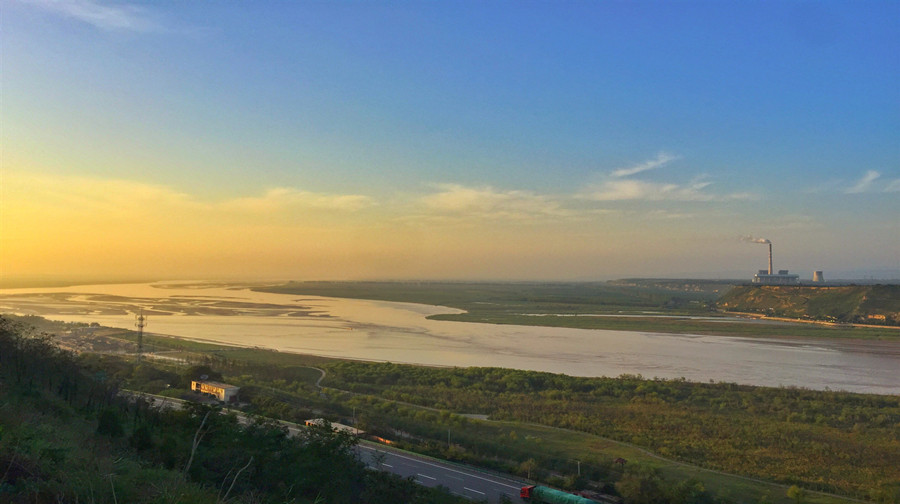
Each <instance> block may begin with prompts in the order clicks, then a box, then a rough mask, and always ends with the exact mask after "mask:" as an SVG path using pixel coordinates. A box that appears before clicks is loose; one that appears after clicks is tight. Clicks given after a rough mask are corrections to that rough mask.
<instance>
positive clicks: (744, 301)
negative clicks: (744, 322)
mask: <svg viewBox="0 0 900 504" xmlns="http://www.w3.org/2000/svg"><path fill="white" fill-rule="evenodd" d="M717 304H718V307H719V308H720V309H723V310H727V311H734V312H744V313H762V314H766V315H771V316H776V317H790V318H800V319H809V320H824V321H830V322H847V323H851V322H852V323H862V324H884V325H900V285H844V286H806V285H803V286H774V285H741V286H737V287H735V288H733V289H732V290H731V291H729V292H728V293H726V294H725V295H724V296H722V297H721V298H720V299H719V301H718V303H717Z"/></svg>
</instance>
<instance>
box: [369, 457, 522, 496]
mask: <svg viewBox="0 0 900 504" xmlns="http://www.w3.org/2000/svg"><path fill="white" fill-rule="evenodd" d="M359 456H360V459H361V460H362V461H363V462H365V463H366V464H368V465H369V467H371V468H373V469H380V470H383V471H389V472H392V473H394V474H398V475H400V476H403V477H404V478H406V477H410V476H412V477H413V478H415V480H416V482H418V483H419V484H420V485H423V486H427V487H436V486H438V485H442V486H444V487H447V488H448V489H449V490H450V491H451V492H452V493H453V494H455V495H459V496H462V497H466V498H468V499H472V500H475V501H487V502H489V503H492V504H494V503H498V502H501V501H500V499H501V498H502V496H504V495H505V496H507V497H508V498H509V499H510V500H511V501H512V502H518V501H519V490H521V488H522V487H523V486H524V485H526V484H527V483H524V482H521V481H517V480H513V479H509V478H507V477H504V476H498V475H494V474H490V473H485V472H482V471H479V470H477V469H474V468H470V467H467V466H464V465H458V464H452V463H449V462H443V461H440V460H436V459H432V458H428V457H420V456H418V455H415V454H413V453H409V452H402V451H400V450H395V449H389V448H385V447H384V446H381V445H378V444H376V443H371V442H362V443H360V444H359ZM378 457H381V461H380V463H379V461H378V460H377V458H378Z"/></svg>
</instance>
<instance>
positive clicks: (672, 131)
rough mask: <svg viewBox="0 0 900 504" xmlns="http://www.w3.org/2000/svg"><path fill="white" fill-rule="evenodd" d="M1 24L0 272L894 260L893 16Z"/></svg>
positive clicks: (312, 274) (310, 12)
mask: <svg viewBox="0 0 900 504" xmlns="http://www.w3.org/2000/svg"><path fill="white" fill-rule="evenodd" d="M2 10H3V14H2V19H0V23H2V49H0V50H2V54H0V55H2V72H3V73H2V91H3V100H2V113H3V124H2V126H3V127H2V133H0V135H2V148H3V167H2V170H3V172H2V175H3V181H4V184H3V185H4V187H3V189H2V190H3V194H2V196H3V201H2V203H0V204H2V210H3V213H2V217H0V219H2V221H0V223H2V225H3V228H4V232H3V235H4V237H3V238H2V240H3V241H2V242H0V243H2V247H3V251H2V256H0V266H2V273H3V274H4V275H6V276H14V275H54V274H56V275H62V274H67V273H69V274H71V273H73V272H77V273H79V274H83V275H101V276H110V275H112V276H114V275H120V276H128V275H135V274H136V271H137V270H138V269H139V268H140V269H142V270H145V271H146V270H149V271H150V272H151V274H152V275H161V276H169V277H181V278H185V277H189V278H193V277H251V276H258V277H266V278H276V277H278V278H294V279H303V278H466V279H469V278H475V279H495V278H496V279H597V278H613V277H617V276H625V275H654V276H661V275H662V276H670V275H704V276H717V275H729V276H734V275H750V274H751V273H752V272H753V271H755V269H758V268H759V267H765V264H764V263H765V260H764V259H765V258H764V257H763V258H762V259H763V260H760V257H759V256H760V251H761V248H759V250H757V248H755V247H753V246H750V245H748V244H747V243H742V242H741V241H740V240H739V239H738V238H739V237H740V236H744V235H748V234H753V235H755V236H764V237H767V238H770V239H772V241H773V242H775V244H776V245H775V247H776V254H777V256H776V263H780V264H776V267H779V266H780V267H782V268H790V269H793V270H797V271H798V272H799V273H801V274H803V276H809V275H807V273H810V272H806V270H812V269H825V270H826V275H827V272H828V271H829V270H830V271H857V270H859V271H870V270H876V269H880V270H883V269H895V270H898V269H900V224H898V221H900V217H898V216H900V203H898V200H900V56H898V54H900V51H898V49H900V23H898V22H897V19H900V4H898V3H896V2H888V1H880V2H875V1H858V2H787V1H775V2H682V1H680V2H445V3H438V2H255V3H252V4H251V3H246V2H217V3H210V2H146V3H140V2H96V1H93V0H78V1H49V0H29V1H6V0H4V1H3V9H2ZM119 192H121V193H123V194H118V193H119ZM112 193H115V194H112ZM135 222H141V223H142V225H143V227H144V228H145V229H147V230H150V231H152V234H151V235H150V236H151V237H152V240H153V244H152V246H151V247H150V248H151V249H152V253H151V252H147V251H146V250H145V249H146V248H147V247H146V246H145V247H143V248H141V249H137V248H135V247H136V246H135V245H134V242H135V240H137V239H138V236H139V235H138V234H137V233H136V232H135V231H134V227H135V225H134V223H135ZM287 236H291V237H292V238H286V237H287ZM248 237H249V242H251V243H253V244H254V245H255V246H254V247H248V245H247V243H248ZM81 243H87V244H88V245H84V246H73V244H81ZM98 243H100V244H102V246H100V245H98ZM51 251H56V252H51ZM779 259H781V261H779ZM248 264H254V266H253V267H248V266H247V265H248ZM810 275H811V273H810Z"/></svg>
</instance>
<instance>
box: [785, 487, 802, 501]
mask: <svg viewBox="0 0 900 504" xmlns="http://www.w3.org/2000/svg"><path fill="white" fill-rule="evenodd" d="M787 496H788V498H789V499H794V502H796V503H797V504H801V503H802V502H803V500H804V499H805V498H806V490H804V489H802V488H800V487H798V486H797V485H791V488H788V491H787Z"/></svg>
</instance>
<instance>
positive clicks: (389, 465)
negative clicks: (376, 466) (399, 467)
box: [381, 463, 394, 469]
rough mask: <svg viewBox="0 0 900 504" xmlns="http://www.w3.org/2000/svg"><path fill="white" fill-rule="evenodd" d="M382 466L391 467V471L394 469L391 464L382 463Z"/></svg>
mask: <svg viewBox="0 0 900 504" xmlns="http://www.w3.org/2000/svg"><path fill="white" fill-rule="evenodd" d="M381 465H383V466H384V467H390V468H391V469H393V468H394V466H392V465H391V464H385V463H382V464H381Z"/></svg>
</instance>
